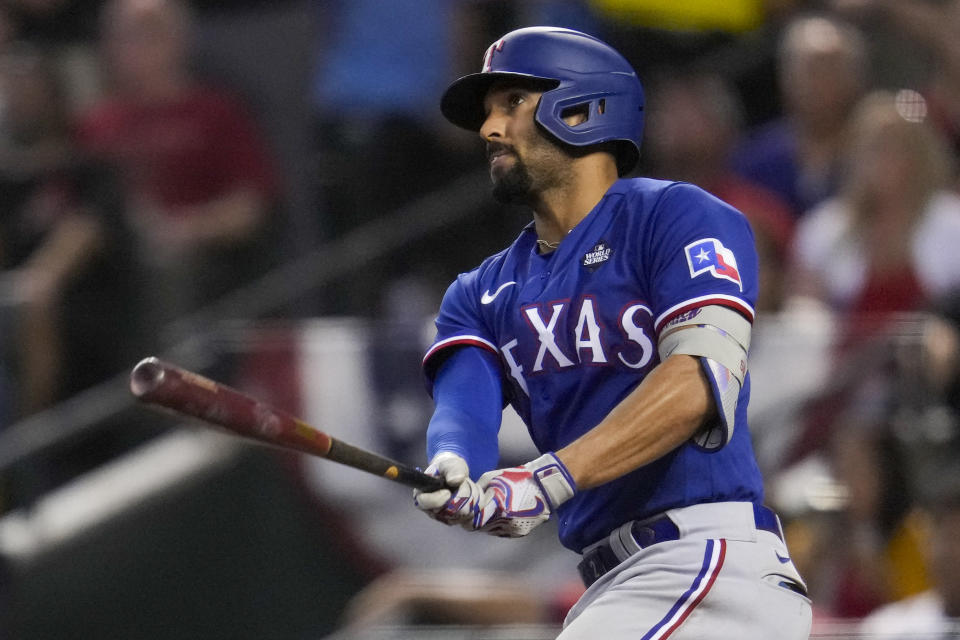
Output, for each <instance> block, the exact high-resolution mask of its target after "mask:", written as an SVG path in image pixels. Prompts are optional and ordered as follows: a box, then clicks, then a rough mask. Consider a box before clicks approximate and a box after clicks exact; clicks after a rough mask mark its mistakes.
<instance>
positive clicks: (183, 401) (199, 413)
mask: <svg viewBox="0 0 960 640" xmlns="http://www.w3.org/2000/svg"><path fill="white" fill-rule="evenodd" d="M130 391H131V392H132V393H133V395H134V396H136V398H137V399H138V400H140V401H141V402H145V403H147V404H151V405H155V406H158V407H162V408H165V409H169V410H172V411H174V412H176V413H178V414H181V415H184V416H189V417H192V418H198V419H200V420H202V421H203V422H205V423H208V424H212V425H216V426H218V427H221V428H223V429H226V430H227V431H230V432H231V433H233V434H235V435H238V436H242V437H244V438H251V439H253V440H258V441H260V442H264V443H267V444H270V445H274V446H278V447H281V448H284V449H294V450H296V451H301V452H303V453H309V454H311V455H315V456H319V457H321V458H326V459H328V460H333V461H334V462H339V463H340V464H345V465H347V466H349V467H353V468H354V469H360V470H361V471H366V472H368V473H373V474H376V475H378V476H381V477H384V478H388V479H390V480H393V481H394V482H399V483H400V484H404V485H406V486H408V487H413V488H415V489H422V490H424V491H436V490H438V489H442V488H443V487H444V483H443V480H441V479H440V478H438V477H435V476H429V475H427V474H425V473H423V472H422V471H420V470H419V469H415V468H414V467H411V466H408V465H405V464H403V463H401V462H396V461H395V460H391V459H390V458H386V457H384V456H381V455H379V454H376V453H373V452H371V451H367V450H365V449H361V448H359V447H355V446H353V445H351V444H347V443H346V442H343V441H342V440H338V439H337V438H334V437H332V436H330V435H328V434H326V433H324V432H323V431H320V430H319V429H317V428H316V427H313V426H310V425H309V424H307V423H305V422H304V421H302V420H300V419H299V418H296V417H294V416H292V415H290V414H289V413H287V412H285V411H283V410H281V409H278V408H277V407H273V406H270V405H269V404H267V403H264V402H261V401H259V400H256V399H254V398H252V397H251V396H249V395H247V394H245V393H243V392H241V391H237V390H236V389H233V388H231V387H229V386H227V385H225V384H221V383H219V382H216V381H214V380H211V379H209V378H205V377H204V376H201V375H199V374H197V373H194V372H192V371H187V370H186V369H181V368H180V367H177V366H175V365H172V364H170V363H168V362H164V361H162V360H159V359H157V358H145V359H144V360H141V361H140V362H139V363H138V364H137V366H135V367H134V368H133V371H132V372H131V373H130Z"/></svg>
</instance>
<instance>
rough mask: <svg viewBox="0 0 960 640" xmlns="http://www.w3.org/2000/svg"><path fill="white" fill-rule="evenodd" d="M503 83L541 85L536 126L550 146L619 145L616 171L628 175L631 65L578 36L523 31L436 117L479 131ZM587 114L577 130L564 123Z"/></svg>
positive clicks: (636, 110) (634, 83) (494, 50)
mask: <svg viewBox="0 0 960 640" xmlns="http://www.w3.org/2000/svg"><path fill="white" fill-rule="evenodd" d="M501 78H515V79H519V80H529V81H532V82H537V83H544V86H546V87H548V88H547V90H546V91H544V93H543V96H542V97H541V98H540V104H539V105H537V111H536V114H535V116H534V117H535V119H536V121H537V122H538V123H539V124H540V125H541V126H542V127H543V128H544V129H546V130H547V131H548V132H549V133H551V134H552V135H553V136H554V137H555V138H556V139H558V140H560V141H561V142H565V143H567V144H570V145H573V146H577V147H584V146H588V145H594V144H599V143H601V142H612V141H617V142H620V143H623V144H618V145H616V155H617V168H618V171H619V173H620V175H624V174H626V173H629V172H630V171H631V170H632V169H633V167H634V166H635V165H636V163H637V160H638V159H639V158H640V139H641V137H642V135H643V87H642V86H641V85H640V80H639V78H638V77H637V74H636V72H635V71H634V70H633V67H631V66H630V63H629V62H627V60H626V59H625V58H624V57H623V56H622V55H620V53H618V52H617V51H616V50H615V49H613V47H611V46H610V45H608V44H606V43H605V42H603V41H601V40H599V39H597V38H595V37H593V36H591V35H587V34H586V33H581V32H579V31H573V30H571V29H561V28H559V27H527V28H525V29H517V30H516V31H511V32H510V33H508V34H507V35H505V36H503V37H502V38H500V39H499V40H497V41H496V42H494V43H493V44H491V45H490V47H489V48H488V49H487V52H486V53H485V54H484V56H483V69H482V70H481V71H480V73H472V74H470V75H467V76H464V77H462V78H460V79H459V80H457V81H455V82H454V83H453V84H451V85H450V86H449V87H448V88H447V91H446V92H445V93H444V94H443V98H442V99H441V101H440V110H441V111H442V112H443V115H444V116H445V117H446V118H447V120H449V121H450V122H452V123H453V124H455V125H457V126H459V127H463V128H464V129H469V130H471V131H479V130H480V127H481V126H482V125H483V122H484V120H485V119H486V114H485V113H484V108H483V99H484V97H485V96H486V93H487V91H488V90H489V88H490V86H491V85H492V84H493V83H494V82H495V81H497V80H499V79H501ZM576 108H581V109H582V108H587V109H588V111H587V120H586V121H585V122H583V123H581V124H578V125H576V126H569V125H568V124H567V123H566V122H564V121H563V115H564V114H565V113H569V112H570V111H571V110H572V109H576Z"/></svg>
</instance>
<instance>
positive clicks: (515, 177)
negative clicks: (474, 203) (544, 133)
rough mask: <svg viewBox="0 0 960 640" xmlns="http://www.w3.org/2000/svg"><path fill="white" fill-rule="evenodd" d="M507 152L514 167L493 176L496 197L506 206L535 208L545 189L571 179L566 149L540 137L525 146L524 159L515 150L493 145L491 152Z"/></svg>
mask: <svg viewBox="0 0 960 640" xmlns="http://www.w3.org/2000/svg"><path fill="white" fill-rule="evenodd" d="M501 148H502V149H504V150H506V151H507V153H509V154H510V155H512V156H513V164H512V165H511V166H510V167H509V168H507V169H506V170H504V171H503V172H502V173H499V174H491V178H492V180H493V197H494V198H496V199H497V201H498V202H501V203H503V204H519V205H526V206H533V205H534V204H535V203H536V201H537V199H538V198H539V197H540V194H542V193H543V192H544V191H545V190H548V189H551V188H555V187H557V186H559V185H561V184H563V183H564V182H565V181H567V180H568V179H569V173H570V156H569V154H567V153H565V152H564V149H563V148H562V147H561V146H560V145H558V144H556V143H554V142H552V141H551V140H548V139H546V138H543V137H541V136H536V137H534V138H532V139H531V140H530V141H529V143H528V144H527V145H526V150H525V153H524V157H527V158H528V159H529V162H526V161H524V159H523V158H521V157H520V154H519V153H518V152H517V150H516V148H515V147H510V146H507V145H500V144H499V143H491V144H490V145H488V153H489V152H490V151H492V150H498V149H501Z"/></svg>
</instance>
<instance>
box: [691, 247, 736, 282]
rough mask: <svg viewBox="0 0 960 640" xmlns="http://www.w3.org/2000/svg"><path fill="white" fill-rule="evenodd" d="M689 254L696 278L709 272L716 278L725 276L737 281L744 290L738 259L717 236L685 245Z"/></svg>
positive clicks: (724, 277)
mask: <svg viewBox="0 0 960 640" xmlns="http://www.w3.org/2000/svg"><path fill="white" fill-rule="evenodd" d="M684 253H685V254H686V256H687V266H689V267H690V277H691V278H696V277H697V276H699V275H700V274H701V273H709V274H710V275H712V276H713V277H714V278H723V279H724V280H729V281H730V282H734V283H736V285H737V286H738V287H740V291H743V283H742V282H741V281H740V272H739V271H738V270H737V259H736V258H735V257H734V255H733V251H730V250H729V249H727V248H726V247H724V246H723V243H722V242H720V241H719V240H717V239H716V238H703V239H702V240H697V241H696V242H691V243H690V244H688V245H687V246H686V247H684Z"/></svg>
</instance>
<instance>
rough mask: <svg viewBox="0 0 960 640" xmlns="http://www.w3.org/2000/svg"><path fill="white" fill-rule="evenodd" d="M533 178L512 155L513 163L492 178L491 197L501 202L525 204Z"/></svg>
mask: <svg viewBox="0 0 960 640" xmlns="http://www.w3.org/2000/svg"><path fill="white" fill-rule="evenodd" d="M532 191H533V179H532V178H531V177H530V172H529V171H527V166H526V165H525V164H524V163H523V160H521V159H520V158H519V157H517V156H516V155H514V163H513V166H511V167H510V168H509V169H507V171H506V172H505V173H503V175H501V176H500V177H499V178H494V179H493V197H494V198H496V200H497V202H500V203H503V204H527V203H529V202H530V200H531V193H532Z"/></svg>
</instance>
